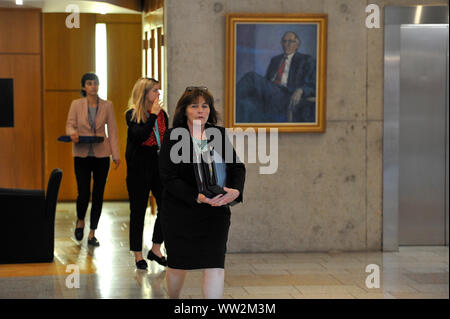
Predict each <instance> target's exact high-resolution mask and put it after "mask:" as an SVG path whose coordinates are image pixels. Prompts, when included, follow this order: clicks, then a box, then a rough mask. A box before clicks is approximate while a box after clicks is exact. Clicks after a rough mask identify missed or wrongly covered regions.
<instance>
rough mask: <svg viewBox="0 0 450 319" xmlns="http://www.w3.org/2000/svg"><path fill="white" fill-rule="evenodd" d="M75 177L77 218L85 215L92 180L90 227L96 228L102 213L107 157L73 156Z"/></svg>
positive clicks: (108, 162) (107, 169)
mask: <svg viewBox="0 0 450 319" xmlns="http://www.w3.org/2000/svg"><path fill="white" fill-rule="evenodd" d="M74 162H75V177H76V179H77V188H78V196H77V218H78V219H83V220H84V218H85V217H86V211H87V208H88V205H89V199H90V197H91V179H93V180H94V185H93V187H92V207H91V222H90V229H92V230H94V229H97V226H98V221H99V220H100V215H101V213H102V206H103V194H104V192H105V185H106V179H107V177H108V172H109V165H110V159H109V157H101V158H98V157H91V156H88V157H74Z"/></svg>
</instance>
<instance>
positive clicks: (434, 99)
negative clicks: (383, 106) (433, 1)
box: [398, 24, 448, 245]
mask: <svg viewBox="0 0 450 319" xmlns="http://www.w3.org/2000/svg"><path fill="white" fill-rule="evenodd" d="M400 33H401V35H400V39H401V40H400V116H399V118H400V123H399V129H400V131H399V194H398V195H399V244H400V245H445V238H446V237H445V236H446V233H445V232H446V228H445V224H446V222H448V221H446V190H445V188H446V147H447V141H446V134H447V125H448V123H447V109H448V97H447V77H448V74H447V72H448V52H447V50H448V42H447V41H448V25H417V24H416V25H402V26H401V31H400Z"/></svg>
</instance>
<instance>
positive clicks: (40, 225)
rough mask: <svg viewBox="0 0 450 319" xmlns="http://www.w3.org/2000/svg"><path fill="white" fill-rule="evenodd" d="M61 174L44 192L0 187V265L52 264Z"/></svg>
mask: <svg viewBox="0 0 450 319" xmlns="http://www.w3.org/2000/svg"><path fill="white" fill-rule="evenodd" d="M61 179H62V171H61V170H60V169H59V168H56V169H54V170H53V171H52V172H51V174H50V178H49V180H48V185H47V193H45V192H44V190H27V189H12V188H0V212H1V213H0V220H1V223H0V242H1V247H2V249H0V264H13V263H34V262H52V261H53V251H54V247H55V211H56V202H57V200H58V192H59V186H60V184H61Z"/></svg>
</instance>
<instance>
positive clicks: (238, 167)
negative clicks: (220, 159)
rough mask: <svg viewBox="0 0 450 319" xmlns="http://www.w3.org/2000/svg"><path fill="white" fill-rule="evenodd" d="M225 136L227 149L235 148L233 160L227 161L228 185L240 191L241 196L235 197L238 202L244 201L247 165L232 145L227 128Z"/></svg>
mask: <svg viewBox="0 0 450 319" xmlns="http://www.w3.org/2000/svg"><path fill="white" fill-rule="evenodd" d="M222 133H223V136H224V137H225V141H224V145H225V143H227V144H228V146H226V147H225V150H227V149H228V150H233V162H232V163H227V183H226V184H227V187H228V188H234V189H237V190H238V191H239V196H238V197H237V198H236V199H235V201H236V202H242V201H243V194H244V184H245V172H246V170H245V165H244V163H242V162H241V160H240V159H239V156H238V155H237V154H236V151H235V149H234V147H233V146H232V144H231V142H230V139H229V138H228V136H227V134H226V131H225V129H223V131H222Z"/></svg>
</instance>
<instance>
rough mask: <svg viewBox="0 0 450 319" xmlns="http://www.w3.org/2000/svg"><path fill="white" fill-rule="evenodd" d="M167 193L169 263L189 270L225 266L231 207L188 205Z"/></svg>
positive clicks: (165, 219)
mask: <svg viewBox="0 0 450 319" xmlns="http://www.w3.org/2000/svg"><path fill="white" fill-rule="evenodd" d="M167 196H169V197H171V196H170V195H168V194H167V193H166V194H164V196H163V205H162V206H163V211H164V214H162V216H161V217H162V219H161V222H162V229H163V235H164V245H165V247H166V250H167V264H168V266H169V267H170V268H175V269H186V270H188V269H205V268H224V267H225V254H226V251H227V240H228V231H229V229H230V209H229V208H228V207H212V206H210V205H207V204H198V205H197V206H198V207H188V206H185V205H183V203H182V202H179V201H177V200H176V199H175V198H173V197H171V198H167ZM164 197H165V198H164ZM183 206H185V207H184V209H180V208H181V207H183Z"/></svg>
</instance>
